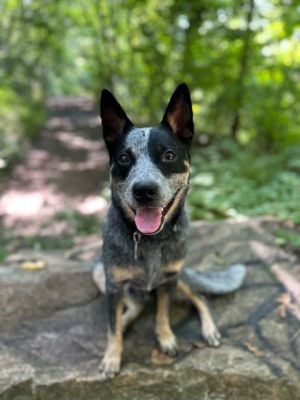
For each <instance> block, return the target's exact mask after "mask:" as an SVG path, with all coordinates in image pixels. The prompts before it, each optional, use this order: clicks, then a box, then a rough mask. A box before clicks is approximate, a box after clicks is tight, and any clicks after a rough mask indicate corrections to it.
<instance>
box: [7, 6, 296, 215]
mask: <svg viewBox="0 0 300 400" xmlns="http://www.w3.org/2000/svg"><path fill="white" fill-rule="evenodd" d="M299 21H300V5H299V2H298V1H297V0H266V1H264V0H256V1H253V0H193V1H192V0H190V1H175V0H165V1H161V0H148V1H138V0H128V1H122V0H114V1H100V0H72V1H68V0H57V1H55V0H22V1H21V0H3V1H1V3H0V23H1V30H0V67H1V68H0V81H1V87H0V119H1V124H0V167H1V171H2V184H3V185H4V183H3V182H7V179H8V177H9V174H10V173H11V170H12V166H13V165H14V164H15V162H16V160H19V159H20V158H22V157H23V156H24V153H25V152H26V150H25V149H26V148H28V143H29V144H30V143H34V140H36V138H37V137H38V135H39V132H40V129H41V127H42V126H43V124H44V123H45V122H46V120H47V107H46V102H45V101H46V99H48V98H49V97H51V96H60V95H72V96H85V95H87V96H92V97H93V98H94V99H95V100H96V101H98V96H99V92H100V89H101V88H103V87H106V88H109V89H111V90H112V91H113V92H114V93H115V95H116V96H117V98H118V99H119V100H120V102H121V104H123V105H124V107H125V109H126V111H127V112H128V114H129V115H130V117H131V118H132V119H133V120H134V121H136V122H137V123H138V124H147V125H148V124H157V122H158V121H159V120H160V118H161V115H162V112H163V110H164V107H165V105H166V102H167V100H168V98H169V96H170V94H171V93H172V91H173V90H174V88H175V86H176V85H177V84H178V83H180V82H182V81H185V82H186V83H187V84H188V85H189V87H190V89H191V92H192V99H193V109H194V115H195V117H194V118H195V125H196V132H197V137H196V139H195V145H194V151H193V171H192V183H193V190H192V192H191V194H190V196H189V209H190V213H191V216H192V218H194V219H197V218H204V219H209V220H214V219H219V218H226V217H233V218H238V217H239V216H240V215H264V214H269V215H275V216H277V217H279V218H283V219H289V220H292V221H294V222H296V223H300V207H299V199H300V102H299V88H300V46H299V39H300V26H299ZM26 146H27V147H26ZM3 176H4V177H5V179H4V181H3ZM3 185H2V186H3ZM4 186H5V185H4ZM68 218H69V217H68Z"/></svg>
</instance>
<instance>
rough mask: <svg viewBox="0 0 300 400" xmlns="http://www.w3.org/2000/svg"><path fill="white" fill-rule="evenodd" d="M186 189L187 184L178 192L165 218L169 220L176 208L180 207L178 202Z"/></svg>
mask: <svg viewBox="0 0 300 400" xmlns="http://www.w3.org/2000/svg"><path fill="white" fill-rule="evenodd" d="M185 189H186V186H184V187H182V189H180V191H179V193H178V194H177V196H176V198H175V200H174V202H173V204H172V205H171V207H170V209H169V210H168V212H167V214H166V216H165V220H166V221H167V220H168V219H169V218H170V217H171V216H172V215H173V213H174V211H175V210H176V208H177V207H178V204H179V202H180V200H181V198H182V196H183V193H184V191H185Z"/></svg>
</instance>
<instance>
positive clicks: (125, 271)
mask: <svg viewBox="0 0 300 400" xmlns="http://www.w3.org/2000/svg"><path fill="white" fill-rule="evenodd" d="M141 274H142V271H141V270H140V269H138V268H134V267H113V268H112V277H113V280H114V281H115V282H123V281H129V280H130V279H133V278H135V277H137V276H139V275H141Z"/></svg>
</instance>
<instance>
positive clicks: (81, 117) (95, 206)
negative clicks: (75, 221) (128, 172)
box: [0, 97, 108, 237]
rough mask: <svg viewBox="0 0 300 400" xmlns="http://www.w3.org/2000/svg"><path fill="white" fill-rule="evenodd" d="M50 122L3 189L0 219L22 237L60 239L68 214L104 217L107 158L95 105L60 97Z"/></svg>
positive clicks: (52, 106) (51, 110)
mask: <svg viewBox="0 0 300 400" xmlns="http://www.w3.org/2000/svg"><path fill="white" fill-rule="evenodd" d="M47 104H48V110H49V118H48V120H47V122H46V124H45V126H44V128H43V129H42V131H41V132H40V134H39V135H38V137H37V139H36V141H35V142H34V143H33V145H32V147H31V148H30V149H28V150H26V151H25V154H24V157H23V158H22V160H21V161H20V162H19V163H18V164H17V165H16V166H15V168H14V170H13V171H12V174H11V177H10V179H9V181H8V182H7V184H6V187H5V188H4V190H3V191H2V195H1V201H0V220H1V222H2V226H4V227H6V228H9V229H10V228H12V229H13V231H14V232H16V233H17V234H18V235H30V236H32V235H46V236H56V237H57V236H61V235H63V234H64V233H65V232H67V231H69V230H70V226H69V224H68V220H69V219H70V218H68V216H70V215H71V214H72V213H73V214H72V215H73V216H74V215H76V216H77V217H78V216H80V215H82V216H83V217H84V216H91V215H95V216H96V217H98V218H99V217H101V216H102V215H103V212H104V211H105V209H106V205H107V202H106V201H105V200H104V198H103V197H102V196H101V195H100V193H101V190H102V189H103V187H104V185H105V184H107V182H108V179H107V178H108V175H107V160H108V159H107V155H106V152H105V149H104V144H103V142H102V141H101V136H100V118H99V115H98V111H97V109H96V106H95V104H94V102H93V101H92V100H91V99H88V98H82V97H56V98H51V99H49V101H48V102H47ZM57 216H58V217H57Z"/></svg>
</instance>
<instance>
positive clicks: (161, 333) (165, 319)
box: [155, 286, 177, 356]
mask: <svg viewBox="0 0 300 400" xmlns="http://www.w3.org/2000/svg"><path fill="white" fill-rule="evenodd" d="M169 307H170V294H169V293H168V291H167V289H165V288H164V287H163V286H162V287H159V288H158V289H157V314H156V326H155V333H156V336H157V340H158V343H159V346H160V348H161V349H162V351H164V352H165V353H167V354H168V355H171V356H174V355H176V353H177V342H176V337H175V335H174V333H173V332H172V329H171V326H170V315H169Z"/></svg>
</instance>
